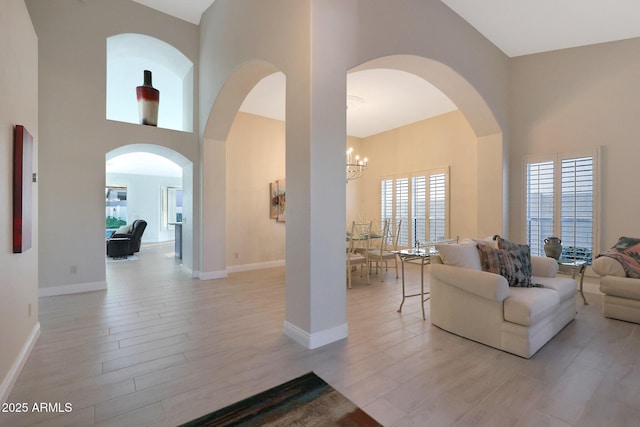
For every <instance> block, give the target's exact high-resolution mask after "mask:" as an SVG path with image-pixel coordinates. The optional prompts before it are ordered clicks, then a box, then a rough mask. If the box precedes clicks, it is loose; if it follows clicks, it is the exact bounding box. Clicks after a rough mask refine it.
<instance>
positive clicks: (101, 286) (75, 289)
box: [38, 282, 107, 298]
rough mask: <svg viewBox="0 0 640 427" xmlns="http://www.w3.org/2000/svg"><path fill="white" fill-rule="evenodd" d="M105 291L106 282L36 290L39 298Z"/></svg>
mask: <svg viewBox="0 0 640 427" xmlns="http://www.w3.org/2000/svg"><path fill="white" fill-rule="evenodd" d="M105 289H107V282H90V283H77V284H75V285H63V286H51V287H46V288H40V289H38V296H39V297H41V298H42V297H52V296H56V295H67V294H80V293H82V292H93V291H103V290H105Z"/></svg>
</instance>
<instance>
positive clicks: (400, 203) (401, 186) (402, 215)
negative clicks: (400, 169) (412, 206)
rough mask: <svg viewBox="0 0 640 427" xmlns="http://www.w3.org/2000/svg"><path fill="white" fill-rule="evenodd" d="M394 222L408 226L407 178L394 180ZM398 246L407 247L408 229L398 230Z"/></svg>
mask: <svg viewBox="0 0 640 427" xmlns="http://www.w3.org/2000/svg"><path fill="white" fill-rule="evenodd" d="M395 205H396V211H395V214H396V215H395V222H396V223H397V222H398V221H400V220H402V224H407V225H408V224H409V178H398V179H396V200H395ZM398 245H401V246H409V245H410V242H409V227H402V228H400V237H399V239H398Z"/></svg>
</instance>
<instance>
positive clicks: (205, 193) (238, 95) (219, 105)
mask: <svg viewBox="0 0 640 427" xmlns="http://www.w3.org/2000/svg"><path fill="white" fill-rule="evenodd" d="M277 72H278V69H277V68H276V67H275V66H273V65H272V64H270V63H267V62H264V61H251V62H248V63H246V64H243V65H242V66H241V67H239V68H238V69H237V70H236V71H235V72H234V73H233V75H231V76H230V77H229V78H228V79H227V81H226V82H225V84H224V86H223V88H222V89H221V91H220V93H219V94H218V96H217V98H216V100H215V103H214V105H213V107H212V110H211V113H210V115H209V117H208V119H207V123H206V127H205V131H204V138H203V148H202V164H203V178H202V239H201V241H202V246H201V257H202V259H201V262H200V266H201V271H200V278H201V279H214V278H220V277H226V275H227V274H228V261H231V262H232V263H233V264H235V263H237V265H242V264H256V265H264V263H267V264H269V263H273V262H274V261H275V262H277V261H282V260H279V259H273V258H271V259H269V258H261V261H258V260H257V258H249V259H247V258H244V260H243V252H245V249H243V248H239V247H237V246H233V247H230V246H229V244H228V240H227V232H228V215H230V214H231V213H230V212H229V211H228V209H227V206H228V204H229V198H233V197H241V196H242V194H244V195H245V196H248V197H251V198H252V200H254V201H255V200H256V198H258V199H257V200H258V201H257V202H255V203H256V204H255V207H254V208H253V209H251V208H247V209H250V210H243V208H242V205H241V206H236V207H237V209H238V212H241V215H242V217H241V218H234V220H233V221H232V224H235V225H234V227H238V228H239V229H241V228H243V225H242V224H239V223H238V221H240V222H242V223H243V224H249V225H250V226H253V225H255V224H256V223H258V224H260V223H262V222H263V221H264V220H265V219H266V221H267V222H268V227H269V228H270V229H273V228H274V224H273V223H272V222H269V221H270V220H269V210H268V209H269V182H270V180H273V181H275V180H277V179H283V178H286V177H285V176H282V175H283V174H284V165H283V164H282V165H281V166H278V165H276V166H275V169H270V167H269V166H267V165H265V163H264V158H261V157H258V155H252V154H251V152H249V151H247V152H245V156H246V157H248V156H251V162H247V161H245V160H246V158H243V159H239V161H238V163H237V164H234V165H230V164H228V163H227V156H228V154H229V153H230V152H229V151H228V150H229V149H228V147H227V140H228V138H229V134H230V131H231V129H232V126H233V124H234V121H235V120H236V119H237V118H238V112H239V111H240V108H241V105H242V104H243V102H244V101H245V99H246V97H247V95H248V94H249V93H250V92H251V90H252V89H253V88H254V87H255V86H256V84H257V83H258V82H259V81H261V80H262V79H264V78H265V77H267V76H270V75H273V74H274V73H277ZM238 119H239V120H242V118H238ZM245 129H247V128H245ZM282 132H284V130H282ZM254 136H255V134H254ZM282 136H283V137H284V133H283V134H282ZM236 148H237V147H236ZM262 148H264V147H262ZM240 150H242V148H240ZM232 154H233V153H232ZM282 159H284V156H282ZM278 161H279V160H278ZM253 162H258V163H256V164H254V163H253ZM232 167H233V168H234V170H235V171H236V172H237V171H240V173H241V174H242V173H244V175H243V176H244V177H250V178H251V181H250V182H248V183H245V186H244V187H243V188H242V194H234V193H232V192H229V188H230V187H233V186H234V185H237V184H238V183H237V182H234V183H230V182H227V179H228V176H229V172H228V168H232ZM256 173H260V174H262V175H261V176H259V177H258V176H256ZM269 176H270V178H267V177H269ZM265 180H266V181H265ZM247 185H248V186H249V187H247ZM261 196H262V197H263V198H262V202H264V203H262V204H260V201H259V200H260V197H261ZM233 200H237V199H233ZM251 203H252V202H249V201H247V204H244V206H249V205H250V204H251ZM232 204H233V202H232ZM258 206H262V207H263V208H264V211H261V210H260V208H259V207H258ZM262 213H264V214H265V215H266V218H264V217H261V219H260V220H258V221H257V222H256V221H254V220H253V219H252V215H261V214H262ZM275 227H276V228H279V229H280V230H279V231H278V230H276V231H274V233H276V234H283V232H284V230H282V229H283V228H284V224H281V225H276V226H275ZM244 230H245V231H246V232H249V230H250V227H249V229H247V228H244ZM259 233H262V231H259ZM261 235H263V234H261ZM263 236H264V235H263ZM247 237H248V236H247ZM253 240H254V239H252V238H249V239H247V240H243V239H239V238H238V236H237V234H235V233H234V242H236V243H234V244H241V243H242V244H243V245H251V244H252V241H253ZM259 246H260V245H259ZM261 246H263V248H262V249H261V250H260V252H261V255H258V256H263V255H266V256H273V253H272V252H270V251H269V250H268V246H265V245H261ZM253 247H254V249H255V248H256V246H255V245H254V246H253ZM236 254H237V255H236Z"/></svg>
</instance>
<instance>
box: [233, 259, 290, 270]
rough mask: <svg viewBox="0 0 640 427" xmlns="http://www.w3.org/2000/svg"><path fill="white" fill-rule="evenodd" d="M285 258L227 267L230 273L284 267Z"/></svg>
mask: <svg viewBox="0 0 640 427" xmlns="http://www.w3.org/2000/svg"><path fill="white" fill-rule="evenodd" d="M284 262H285V261H284V260H283V259H280V260H276V261H266V262H256V263H254V264H242V265H230V266H228V267H227V271H228V272H229V273H240V272H242V271H253V270H262V269H264V268H275V267H284V265H285V264H284Z"/></svg>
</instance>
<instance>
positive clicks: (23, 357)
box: [0, 322, 40, 403]
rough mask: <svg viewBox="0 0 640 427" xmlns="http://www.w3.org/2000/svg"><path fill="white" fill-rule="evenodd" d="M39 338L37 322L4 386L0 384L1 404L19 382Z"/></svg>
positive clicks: (5, 378) (5, 379)
mask: <svg viewBox="0 0 640 427" xmlns="http://www.w3.org/2000/svg"><path fill="white" fill-rule="evenodd" d="M39 336H40V322H37V323H36V324H35V325H34V327H33V329H32V330H31V334H29V338H27V341H26V342H25V343H24V345H23V346H22V350H20V354H18V357H17V358H16V360H14V362H13V365H11V369H9V372H7V375H6V376H5V377H4V379H3V380H2V384H0V403H5V402H6V401H7V399H8V398H9V394H11V390H12V389H13V386H14V385H15V384H16V381H17V380H18V377H19V376H20V372H22V368H24V364H25V363H27V358H28V357H29V354H31V350H32V349H33V346H34V345H35V344H36V341H38V337H39Z"/></svg>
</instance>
